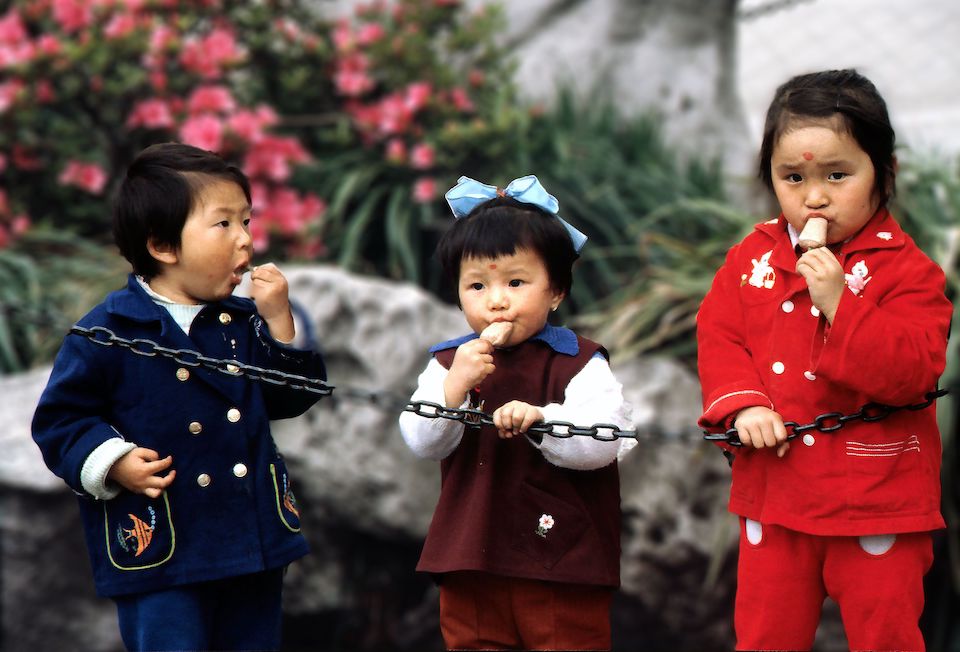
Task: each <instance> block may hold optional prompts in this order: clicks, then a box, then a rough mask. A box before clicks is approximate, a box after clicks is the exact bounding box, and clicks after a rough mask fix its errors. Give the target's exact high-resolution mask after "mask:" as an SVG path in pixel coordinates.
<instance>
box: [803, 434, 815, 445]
mask: <svg viewBox="0 0 960 652" xmlns="http://www.w3.org/2000/svg"><path fill="white" fill-rule="evenodd" d="M816 441H817V440H816V439H814V437H813V435H804V436H803V443H804V444H806V445H807V446H813V445H814V443H816Z"/></svg>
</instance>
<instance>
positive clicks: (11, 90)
mask: <svg viewBox="0 0 960 652" xmlns="http://www.w3.org/2000/svg"><path fill="white" fill-rule="evenodd" d="M23 86H24V85H23V82H22V81H21V80H19V79H11V80H10V81H6V82H0V115H2V114H3V113H5V112H6V111H7V110H8V109H9V108H10V107H11V106H13V103H14V102H16V100H17V97H19V95H20V92H21V91H22V90H23Z"/></svg>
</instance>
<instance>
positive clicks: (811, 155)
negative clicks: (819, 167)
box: [803, 152, 813, 161]
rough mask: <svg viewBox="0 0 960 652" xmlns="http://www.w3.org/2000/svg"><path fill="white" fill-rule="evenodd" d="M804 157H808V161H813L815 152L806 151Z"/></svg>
mask: <svg viewBox="0 0 960 652" xmlns="http://www.w3.org/2000/svg"><path fill="white" fill-rule="evenodd" d="M803 158H805V159H807V160H808V161H812V160H813V154H812V153H810V152H804V153H803Z"/></svg>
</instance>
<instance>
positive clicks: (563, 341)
mask: <svg viewBox="0 0 960 652" xmlns="http://www.w3.org/2000/svg"><path fill="white" fill-rule="evenodd" d="M478 337H479V335H477V334H476V333H470V334H469V335H464V336H463V337H458V338H456V339H452V340H447V341H446V342H441V343H440V344H435V345H434V346H431V347H430V353H437V352H438V351H444V350H446V349H455V348H457V347H458V346H460V345H461V344H463V343H465V342H469V341H470V340H475V339H477V338H478ZM527 341H528V342H533V341H538V342H543V343H544V344H546V345H547V346H549V347H550V348H551V349H553V350H554V351H556V352H557V353H562V354H563V355H569V356H574V355H577V354H578V353H579V352H580V344H579V343H578V342H577V334H576V333H574V332H573V331H572V330H570V329H569V328H564V327H562V326H551V325H550V324H547V325H545V326H544V327H543V329H542V330H541V331H540V332H539V333H537V334H536V335H534V336H533V337H531V338H530V339H529V340H527Z"/></svg>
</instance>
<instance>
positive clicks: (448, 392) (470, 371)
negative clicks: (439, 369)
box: [443, 338, 496, 408]
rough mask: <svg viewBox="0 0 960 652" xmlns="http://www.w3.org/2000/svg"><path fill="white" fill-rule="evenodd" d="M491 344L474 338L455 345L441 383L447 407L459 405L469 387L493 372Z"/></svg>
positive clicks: (471, 387) (464, 398) (477, 383)
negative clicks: (451, 358) (451, 360)
mask: <svg viewBox="0 0 960 652" xmlns="http://www.w3.org/2000/svg"><path fill="white" fill-rule="evenodd" d="M494 369H496V367H494V365H493V344H491V343H490V342H488V341H487V340H482V339H479V338H478V339H475V340H470V341H469V342H464V343H463V344H461V345H460V346H459V347H457V352H456V353H455V354H454V356H453V362H452V363H451V364H450V372H449V373H448V374H447V378H446V380H444V383H443V393H444V397H445V399H446V404H447V407H451V408H452V407H459V406H460V405H461V404H462V403H463V402H464V401H465V400H466V398H467V394H468V393H469V392H470V390H471V389H473V388H474V387H476V386H477V385H479V384H480V383H482V382H483V379H484V378H486V377H487V376H489V375H490V374H492V373H493V371H494Z"/></svg>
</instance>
